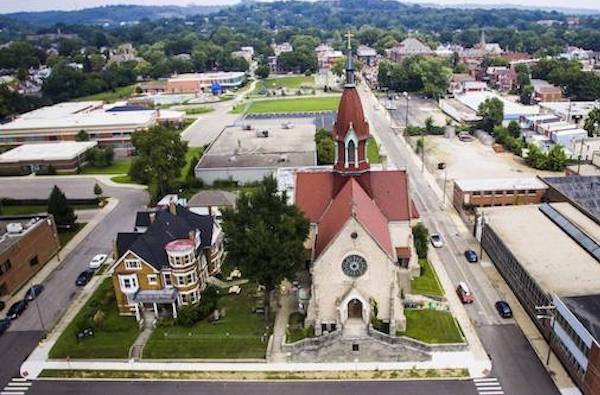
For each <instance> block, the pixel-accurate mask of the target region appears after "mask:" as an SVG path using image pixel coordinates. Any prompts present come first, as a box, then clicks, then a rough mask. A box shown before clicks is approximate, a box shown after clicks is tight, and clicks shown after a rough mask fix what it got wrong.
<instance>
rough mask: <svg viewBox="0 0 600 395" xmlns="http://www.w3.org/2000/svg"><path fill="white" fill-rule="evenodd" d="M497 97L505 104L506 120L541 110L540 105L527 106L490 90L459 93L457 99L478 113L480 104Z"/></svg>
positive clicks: (533, 113) (516, 118)
mask: <svg viewBox="0 0 600 395" xmlns="http://www.w3.org/2000/svg"><path fill="white" fill-rule="evenodd" d="M491 98H496V99H498V100H500V101H501V102H502V104H503V105H504V121H512V120H519V118H520V117H521V116H527V115H536V114H538V113H539V112H540V108H539V107H538V106H526V105H523V104H520V103H517V102H514V101H510V100H507V99H506V98H504V97H502V96H500V95H498V94H496V93H493V92H489V91H481V92H466V93H464V94H462V95H457V96H456V99H457V100H458V101H460V102H461V103H463V104H464V105H466V106H467V107H469V108H470V109H471V110H472V111H474V112H475V113H477V111H478V110H479V106H480V105H481V103H483V102H484V101H485V100H486V99H491Z"/></svg>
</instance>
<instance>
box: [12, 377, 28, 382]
mask: <svg viewBox="0 0 600 395" xmlns="http://www.w3.org/2000/svg"><path fill="white" fill-rule="evenodd" d="M11 381H27V379H26V378H24V377H13V379H12V380H11Z"/></svg>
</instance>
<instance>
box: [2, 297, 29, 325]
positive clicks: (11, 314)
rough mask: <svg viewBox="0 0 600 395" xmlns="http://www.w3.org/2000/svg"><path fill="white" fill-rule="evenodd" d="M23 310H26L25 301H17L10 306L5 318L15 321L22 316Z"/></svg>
mask: <svg viewBox="0 0 600 395" xmlns="http://www.w3.org/2000/svg"><path fill="white" fill-rule="evenodd" d="M25 309H27V301H26V300H25V299H23V300H19V301H18V302H15V303H13V305H12V306H10V309H8V312H7V313H6V318H10V319H11V320H16V319H17V318H19V316H20V315H21V314H23V312H24V311H25Z"/></svg>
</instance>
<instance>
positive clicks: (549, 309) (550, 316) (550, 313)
mask: <svg viewBox="0 0 600 395" xmlns="http://www.w3.org/2000/svg"><path fill="white" fill-rule="evenodd" d="M535 309H536V310H537V311H544V312H546V314H539V315H536V316H535V318H537V319H538V320H550V338H549V339H548V355H547V356H546V366H548V365H549V364H550V355H551V354H552V340H553V338H554V323H555V322H556V318H554V310H556V306H554V305H553V304H550V305H547V306H535Z"/></svg>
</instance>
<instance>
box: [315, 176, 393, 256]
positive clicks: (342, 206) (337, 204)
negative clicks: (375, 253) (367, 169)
mask: <svg viewBox="0 0 600 395" xmlns="http://www.w3.org/2000/svg"><path fill="white" fill-rule="evenodd" d="M350 217H354V218H356V220H357V221H358V222H359V223H360V224H361V225H362V226H363V227H364V228H365V230H366V231H367V232H369V233H370V234H371V236H372V237H373V239H374V240H375V241H376V242H377V243H378V244H379V246H380V247H381V248H382V249H383V250H384V251H385V252H386V254H388V255H389V256H390V257H393V249H392V241H391V238H390V233H389V229H388V221H387V219H386V218H385V216H384V215H383V214H382V213H381V211H380V210H379V209H378V208H377V205H376V204H375V202H374V201H373V200H372V199H371V198H370V197H369V195H367V193H366V192H365V190H364V189H363V188H362V187H361V186H360V184H359V183H358V181H356V180H355V179H354V178H350V179H349V180H348V182H346V184H345V185H344V187H343V188H342V189H341V190H340V192H339V193H338V194H337V196H336V197H335V199H333V201H331V204H329V206H328V207H327V209H326V210H325V212H324V213H323V216H322V217H321V219H320V221H319V232H318V234H317V243H316V246H315V255H316V256H318V255H320V254H321V252H323V250H324V249H325V248H326V247H327V246H328V245H329V243H331V241H332V240H333V239H334V238H335V237H336V235H337V234H338V233H339V232H340V230H341V229H342V227H343V226H344V225H345V224H346V223H347V222H348V219H350Z"/></svg>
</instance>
